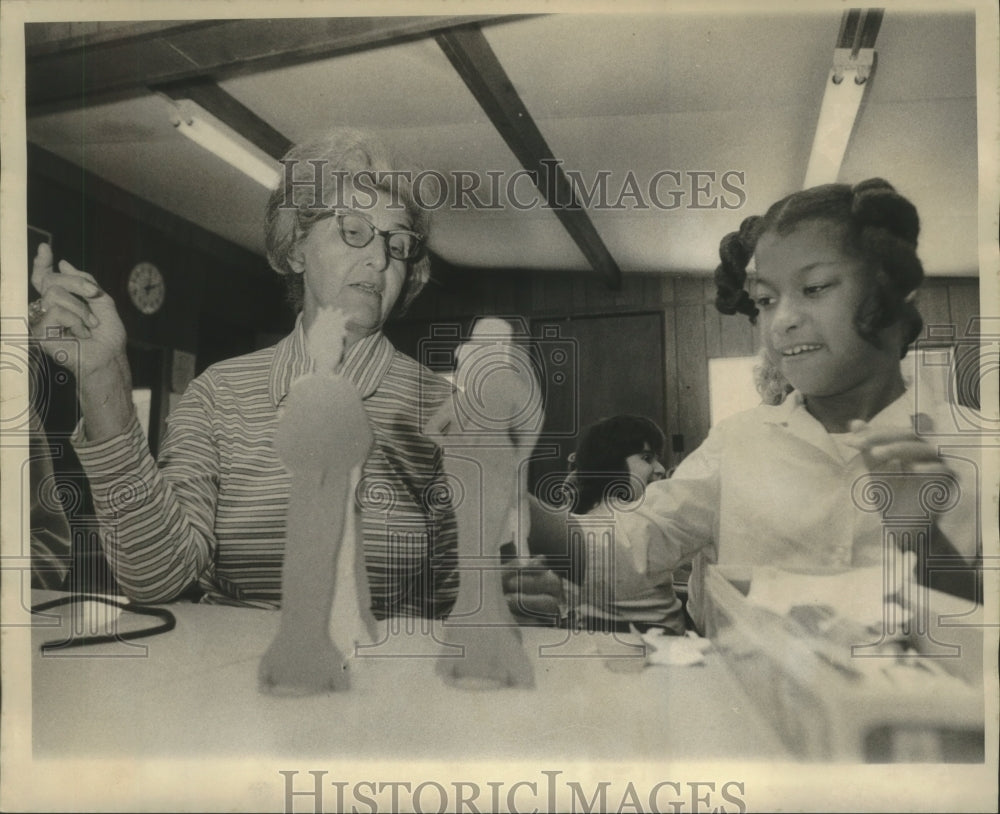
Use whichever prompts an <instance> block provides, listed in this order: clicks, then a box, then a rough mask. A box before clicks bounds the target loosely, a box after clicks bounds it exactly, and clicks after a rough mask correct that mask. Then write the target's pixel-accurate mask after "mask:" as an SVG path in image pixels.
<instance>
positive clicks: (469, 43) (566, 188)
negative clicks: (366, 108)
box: [435, 24, 621, 289]
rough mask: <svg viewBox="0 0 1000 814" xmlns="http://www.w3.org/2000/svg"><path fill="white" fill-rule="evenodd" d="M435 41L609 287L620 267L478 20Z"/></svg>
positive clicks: (618, 276) (615, 286) (616, 285)
mask: <svg viewBox="0 0 1000 814" xmlns="http://www.w3.org/2000/svg"><path fill="white" fill-rule="evenodd" d="M435 36H436V39H437V41H438V44H439V45H440V46H441V49H442V50H443V51H444V53H445V55H446V56H447V57H448V59H449V61H450V62H451V64H452V65H453V66H454V68H455V70H456V71H457V72H458V74H459V76H461V77H462V80H463V81H464V82H465V84H466V85H467V86H468V88H469V90H470V91H471V92H472V95H473V96H474V97H475V99H476V101H477V102H479V105H480V106H481V107H482V109H483V111H484V112H485V113H486V115H487V116H488V117H489V119H490V121H491V122H492V123H493V126H494V127H496V129H497V131H498V132H499V133H500V135H501V136H502V137H503V140H504V141H505V142H507V146H509V147H510V149H511V151H512V152H513V153H514V155H515V156H516V157H517V160H518V161H520V162H521V165H522V166H523V167H524V168H525V169H526V170H527V171H528V172H531V173H533V174H535V176H534V177H535V178H536V179H537V181H536V185H537V187H538V189H539V191H540V192H541V194H542V196H543V197H544V198H545V200H546V202H547V204H548V206H550V207H551V208H552V210H553V211H554V212H555V214H556V216H557V217H558V218H559V220H560V221H561V222H562V224H563V227H564V228H565V229H566V231H567V232H569V234H570V237H572V238H573V241H574V242H575V243H576V245H577V246H578V247H579V248H580V251H581V252H583V256H584V257H585V258H586V259H587V262H588V263H589V264H590V265H591V267H592V268H593V269H594V270H595V271H597V272H599V273H600V274H601V275H603V277H604V278H605V280H606V281H607V284H608V286H609V287H610V288H612V289H618V288H620V287H621V269H619V268H618V264H617V263H616V262H615V259H614V257H612V256H611V253H610V252H609V251H608V248H607V246H605V245H604V241H603V240H602V239H601V236H600V234H598V232H597V229H596V228H594V224H593V222H592V221H591V220H590V216H589V215H588V214H587V212H586V211H585V210H584V209H583V208H582V207H580V206H579V204H578V203H577V199H576V195H575V194H574V191H573V187H572V185H571V184H570V182H569V180H568V179H567V178H566V175H565V173H564V172H563V171H562V168H561V167H560V166H559V163H558V162H557V161H556V158H555V156H554V155H553V154H552V150H551V149H549V145H548V144H547V143H546V141H545V138H544V136H542V133H541V131H540V130H539V129H538V126H537V125H536V124H535V121H534V119H533V118H532V117H531V114H530V112H529V111H528V109H527V107H525V105H524V102H523V101H522V100H521V97H520V96H519V95H518V93H517V90H516V89H515V88H514V84H513V83H512V82H511V81H510V78H509V77H508V76H507V72H506V71H505V70H504V68H503V65H501V64H500V60H499V59H498V58H497V55H496V53H495V52H494V51H493V49H492V48H491V47H490V44H489V42H487V40H486V37H485V36H484V35H483V32H482V30H481V29H480V28H479V26H478V25H475V24H473V25H466V26H462V27H459V28H450V29H448V30H445V31H441V32H439V33H438V34H436V35H435Z"/></svg>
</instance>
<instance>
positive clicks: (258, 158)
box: [169, 99, 281, 189]
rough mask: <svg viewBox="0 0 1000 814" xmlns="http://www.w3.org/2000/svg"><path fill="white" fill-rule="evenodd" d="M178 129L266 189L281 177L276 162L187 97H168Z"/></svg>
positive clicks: (173, 121) (172, 116)
mask: <svg viewBox="0 0 1000 814" xmlns="http://www.w3.org/2000/svg"><path fill="white" fill-rule="evenodd" d="M169 101H170V104H171V107H172V111H171V122H172V123H173V125H174V127H176V128H177V130H178V132H180V133H182V134H183V135H185V136H186V137H187V138H189V139H191V141H193V142H194V143H195V144H197V145H198V146H200V147H203V148H204V149H206V150H208V151H209V152H210V153H212V154H213V155H215V156H217V157H219V158H221V159H222V160H223V161H225V162H226V163H228V164H229V165H231V166H233V167H235V168H236V169H238V170H239V171H240V172H242V173H244V174H245V175H248V176H249V177H251V178H253V180H254V181H256V182H257V183H258V184H261V185H262V186H264V187H267V189H274V188H275V187H277V186H278V182H279V181H280V180H281V173H280V172H279V171H278V162H277V161H275V160H274V159H273V158H271V157H270V156H269V155H267V153H265V152H264V151H263V150H261V149H259V148H258V147H256V146H255V145H253V144H251V143H250V142H249V141H247V139H245V138H243V137H242V136H240V135H238V134H237V133H236V132H234V131H233V130H232V129H231V128H230V127H228V126H227V125H225V124H223V123H222V122H220V121H219V120H218V119H216V118H215V117H214V116H212V115H211V114H210V113H208V111H206V110H204V109H202V108H201V107H199V106H198V105H197V104H195V103H194V102H192V101H191V100H190V99H181V100H179V101H174V100H169Z"/></svg>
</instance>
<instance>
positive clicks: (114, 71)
mask: <svg viewBox="0 0 1000 814" xmlns="http://www.w3.org/2000/svg"><path fill="white" fill-rule="evenodd" d="M522 16H523V15H522ZM511 19H518V18H517V17H512V16H510V15H506V16H500V15H493V16H486V17H483V16H462V17H454V16H435V17H432V16H419V17H327V18H303V19H274V20H202V21H197V22H192V23H188V24H183V25H176V24H163V25H162V26H160V27H154V26H145V27H142V28H135V27H131V26H123V27H121V28H119V29H114V28H109V29H103V30H101V31H99V32H94V33H93V34H92V35H89V36H87V35H84V36H82V37H81V35H79V34H77V33H73V34H72V35H71V36H67V37H63V38H52V37H51V36H46V33H47V32H45V31H43V30H42V31H36V30H32V26H46V25H50V24H48V23H29V24H28V25H27V26H26V27H25V29H26V30H25V38H26V41H27V42H28V44H29V46H28V48H27V51H26V83H25V92H26V101H27V108H28V114H29V115H37V114H39V113H47V112H54V111H57V110H65V109H72V108H79V107H83V106H85V105H93V104H95V103H97V102H102V101H112V100H116V99H123V98H130V97H133V96H137V95H141V94H143V93H146V92H147V91H146V88H147V87H148V86H150V85H163V84H167V83H171V82H177V81H179V80H185V79H191V78H193V77H199V76H201V77H210V78H212V79H213V80H215V81H219V80H222V79H225V78H228V77H231V76H238V75H242V74H246V73H252V72H256V71H261V70H267V69H271V68H278V67H283V66H286V65H294V64H298V63H301V62H308V61H311V60H316V59H323V58H326V57H330V56H334V55H337V54H343V53H348V52H352V51H359V50H362V49H366V48H373V47H377V46H381V45H388V44H391V43H398V42H404V41H407V40H412V39H417V38H420V37H425V36H429V35H431V34H433V33H435V32H437V31H439V30H441V29H445V28H449V27H451V26H454V25H463V24H467V23H469V22H470V21H480V22H484V23H488V22H490V21H503V20H511Z"/></svg>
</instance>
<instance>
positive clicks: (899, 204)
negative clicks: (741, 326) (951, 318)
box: [715, 178, 924, 356]
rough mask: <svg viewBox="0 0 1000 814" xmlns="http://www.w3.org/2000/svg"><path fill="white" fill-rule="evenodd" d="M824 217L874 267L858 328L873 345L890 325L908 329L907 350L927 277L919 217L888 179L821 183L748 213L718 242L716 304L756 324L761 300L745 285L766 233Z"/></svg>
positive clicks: (856, 319)
mask: <svg viewBox="0 0 1000 814" xmlns="http://www.w3.org/2000/svg"><path fill="white" fill-rule="evenodd" d="M814 220H822V221H828V222H830V223H833V224H837V225H840V226H842V227H843V228H844V239H845V241H846V246H845V248H846V250H847V251H848V252H850V253H851V254H853V255H856V256H857V257H860V258H862V259H863V260H864V261H865V264H866V267H867V268H868V269H869V271H870V273H871V288H870V296H869V297H867V298H866V299H865V301H864V303H862V305H861V307H860V308H859V309H858V312H857V313H856V314H855V315H854V327H855V330H857V332H858V334H859V335H860V336H862V337H864V338H865V339H866V340H868V341H869V342H871V343H873V344H877V341H878V335H879V333H880V332H881V331H882V330H883V329H884V328H887V327H888V326H890V325H894V324H896V323H900V324H901V325H902V326H903V328H904V336H903V339H904V344H903V350H902V354H901V355H902V356H905V355H906V351H907V349H908V347H909V346H910V344H911V343H912V342H913V341H914V340H915V339H916V338H917V337H918V336H919V335H920V331H921V330H922V329H923V319H922V318H921V316H920V312H919V311H918V310H917V308H916V306H915V305H914V304H913V292H915V291H916V290H917V288H918V287H919V286H920V284H921V282H922V281H923V279H924V268H923V265H922V264H921V262H920V258H918V257H917V237H918V236H919V234H920V218H919V216H918V215H917V210H916V207H914V206H913V204H912V203H910V202H909V201H908V200H907V199H906V198H904V197H903V196H902V195H900V194H899V193H898V192H896V190H895V188H894V187H893V186H892V184H890V183H889V182H888V181H885V180H883V179H882V178H870V179H868V180H867V181H862V182H861V183H859V184H855V185H854V186H850V185H848V184H824V185H823V186H818V187H812V188H811V189H807V190H803V191H802V192H796V193H793V194H792V195H789V196H787V197H785V198H782V199H781V200H780V201H778V202H777V203H775V204H774V205H772V206H771V208H770V209H768V210H767V213H766V214H765V215H764V216H763V217H760V216H753V217H749V218H747V219H746V220H744V221H743V223H742V224H741V225H740V229H739V231H737V232H730V233H729V234H728V235H726V236H725V237H724V238H723V239H722V241H721V242H720V244H719V259H720V260H721V262H720V263H719V265H718V266H717V267H716V269H715V285H716V297H715V307H716V308H717V309H718V310H719V311H721V312H722V313H723V314H746V315H747V316H748V317H750V321H751V322H753V323H755V322H756V318H757V314H758V310H757V306H756V304H755V303H754V301H753V299H752V298H751V296H750V294H749V293H748V292H747V290H746V287H745V286H746V280H747V264H748V263H749V262H750V258H751V257H752V256H753V253H754V250H755V249H756V246H757V241H758V240H759V239H760V237H761V235H763V234H764V233H765V232H774V233H776V234H778V235H787V234H789V233H790V232H792V231H793V230H794V229H795V228H796V227H797V226H798V225H799V224H801V223H803V222H805V221H814Z"/></svg>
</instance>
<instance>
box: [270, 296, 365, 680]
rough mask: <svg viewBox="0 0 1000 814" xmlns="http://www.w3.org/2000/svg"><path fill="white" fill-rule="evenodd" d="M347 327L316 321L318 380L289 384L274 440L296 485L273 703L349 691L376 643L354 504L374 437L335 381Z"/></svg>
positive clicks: (331, 315) (341, 382) (335, 315)
mask: <svg viewBox="0 0 1000 814" xmlns="http://www.w3.org/2000/svg"><path fill="white" fill-rule="evenodd" d="M344 320H345V317H344V315H343V314H342V313H341V312H340V311H333V310H328V309H324V310H323V311H321V313H320V314H319V315H318V316H317V319H316V322H315V324H314V325H313V327H312V329H311V330H310V331H309V333H308V345H309V352H310V355H311V356H312V358H313V359H314V361H315V373H312V374H307V375H305V376H302V377H300V378H299V379H297V380H296V381H295V382H294V383H293V384H292V387H291V390H290V392H289V394H288V397H287V399H286V402H285V407H284V411H283V413H282V416H281V419H280V421H279V423H278V430H277V432H276V433H275V437H274V447H275V450H276V452H277V454H278V457H279V458H280V459H281V461H282V462H283V463H284V464H285V466H286V467H287V468H288V471H289V472H290V473H291V475H292V486H291V496H290V498H289V501H288V517H287V520H286V529H287V532H286V535H287V536H286V540H285V556H284V566H283V569H282V575H281V597H282V605H281V622H280V626H279V628H278V633H277V635H276V636H275V638H274V641H273V642H272V643H271V646H270V648H269V649H268V651H267V653H265V654H264V658H263V660H262V661H261V664H260V673H259V676H260V686H261V689H262V690H264V691H266V692H273V693H276V694H288V695H307V694H312V693H320V692H328V691H331V690H345V689H347V688H348V687H349V686H350V679H349V677H348V672H347V668H348V664H349V662H350V657H351V656H352V655H353V653H354V648H355V647H356V646H357V644H359V643H361V642H364V641H366V640H367V641H368V642H371V641H374V638H375V619H374V617H373V616H372V613H371V598H370V595H369V588H368V578H367V574H366V573H365V564H364V556H363V551H362V543H361V538H360V535H359V534H358V527H359V524H358V519H357V518H356V517H355V513H356V510H355V508H354V505H353V500H352V495H353V491H354V490H353V488H352V487H353V485H354V484H357V482H358V480H359V478H360V472H361V465H362V464H363V463H364V461H365V458H366V457H367V456H368V452H369V450H370V448H371V445H372V432H371V428H370V427H369V425H368V419H367V417H366V416H365V411H364V408H363V406H362V403H361V396H360V394H359V393H358V391H357V389H356V388H355V387H354V385H353V384H351V382H350V381H348V380H347V379H346V378H343V377H342V376H339V375H338V374H337V373H336V372H335V371H336V370H337V368H338V367H339V365H340V360H341V356H342V355H343V348H344V330H345V325H344ZM335 604H336V610H335V611H334V612H333V613H332V616H331V611H333V610H334V605H335ZM331 627H332V629H333V636H331Z"/></svg>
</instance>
